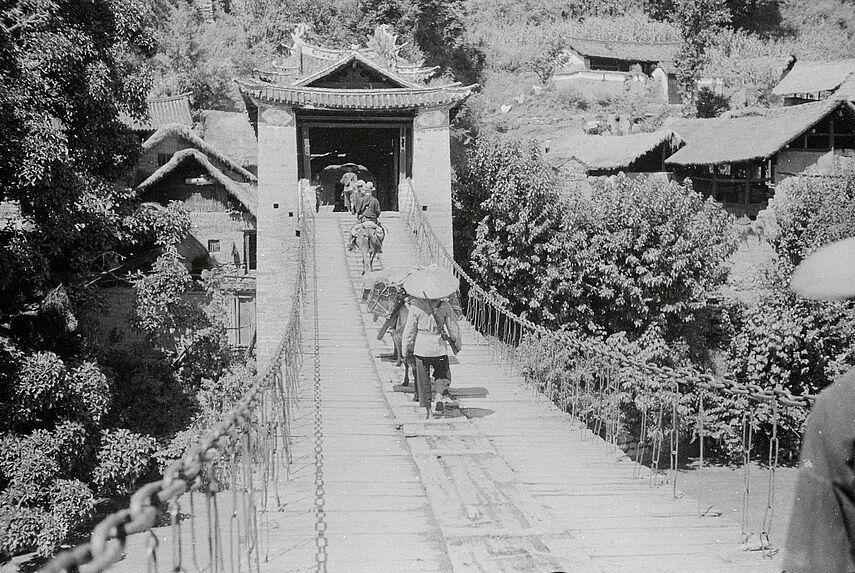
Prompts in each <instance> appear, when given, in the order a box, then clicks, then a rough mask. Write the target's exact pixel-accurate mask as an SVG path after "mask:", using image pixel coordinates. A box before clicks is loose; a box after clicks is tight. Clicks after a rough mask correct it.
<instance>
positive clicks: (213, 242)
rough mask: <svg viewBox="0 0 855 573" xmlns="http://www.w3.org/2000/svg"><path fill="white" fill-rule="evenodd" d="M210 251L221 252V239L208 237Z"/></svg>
mask: <svg viewBox="0 0 855 573" xmlns="http://www.w3.org/2000/svg"><path fill="white" fill-rule="evenodd" d="M208 252H209V253H219V252H220V240H219V239H208Z"/></svg>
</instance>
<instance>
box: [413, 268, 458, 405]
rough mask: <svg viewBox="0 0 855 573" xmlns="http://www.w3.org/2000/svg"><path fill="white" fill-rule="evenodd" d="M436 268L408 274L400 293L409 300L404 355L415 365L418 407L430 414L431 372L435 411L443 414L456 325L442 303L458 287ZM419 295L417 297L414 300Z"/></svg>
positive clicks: (452, 313) (456, 341)
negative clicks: (449, 358)
mask: <svg viewBox="0 0 855 573" xmlns="http://www.w3.org/2000/svg"><path fill="white" fill-rule="evenodd" d="M444 274H445V273H444V272H443V271H441V270H439V269H424V270H421V271H416V272H414V273H412V274H411V275H410V276H409V277H407V278H406V279H405V280H404V284H403V287H404V290H405V291H406V292H407V293H408V294H409V295H410V296H411V297H413V298H411V299H410V309H409V314H408V316H407V324H406V326H404V334H403V344H402V346H403V347H404V355H405V356H406V357H408V358H410V357H412V359H413V361H414V362H415V378H416V393H417V395H418V397H419V405H420V406H421V407H423V408H425V410H426V416H425V417H426V418H430V415H431V398H432V396H431V382H430V378H431V377H430V374H431V370H433V378H434V381H435V386H436V388H435V391H436V402H435V404H434V411H435V412H443V411H444V410H445V404H446V402H449V401H450V396H449V393H448V388H449V386H450V385H451V368H450V367H449V361H448V345H449V344H451V346H452V350H454V353H455V354H457V352H459V351H460V346H461V335H460V326H459V325H458V324H457V315H456V314H455V312H454V308H452V306H451V304H449V303H448V301H446V300H444V297H447V296H450V295H451V294H452V293H453V292H455V291H456V290H457V288H458V284H457V279H456V278H455V277H453V276H450V277H446V276H444ZM419 295H421V298H418V297H419Z"/></svg>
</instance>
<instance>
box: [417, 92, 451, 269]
mask: <svg viewBox="0 0 855 573" xmlns="http://www.w3.org/2000/svg"><path fill="white" fill-rule="evenodd" d="M413 187H414V188H415V191H416V193H417V194H418V196H419V200H420V201H421V202H422V206H423V207H426V210H424V213H425V215H426V216H427V218H428V221H430V224H431V226H432V227H433V230H434V232H435V233H436V234H437V237H438V238H439V240H440V241H441V242H442V244H443V246H445V248H446V249H448V252H449V254H451V255H452V256H453V254H454V246H453V241H452V227H451V140H450V133H449V129H448V110H447V109H428V110H422V111H420V112H419V114H418V115H417V116H416V118H415V120H414V121H413Z"/></svg>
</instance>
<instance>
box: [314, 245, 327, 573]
mask: <svg viewBox="0 0 855 573" xmlns="http://www.w3.org/2000/svg"><path fill="white" fill-rule="evenodd" d="M312 266H313V269H314V272H313V273H312V277H313V283H314V284H313V287H314V305H313V308H314V315H315V316H314V319H315V340H314V344H315V349H314V352H315V364H314V370H315V372H314V376H315V380H314V391H315V392H314V394H315V397H314V398H315V547H316V549H317V552H316V554H315V571H317V572H318V573H326V570H327V522H326V518H327V517H326V510H325V508H324V504H325V500H324V496H325V493H326V492H325V491H324V419H323V412H322V409H321V408H322V403H321V334H320V318H319V316H318V314H319V311H318V295H319V293H318V253H317V248H316V245H315V237H313V238H312Z"/></svg>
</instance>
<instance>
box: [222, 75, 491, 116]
mask: <svg viewBox="0 0 855 573" xmlns="http://www.w3.org/2000/svg"><path fill="white" fill-rule="evenodd" d="M237 83H238V85H239V86H240V89H241V91H242V92H243V93H244V95H247V96H249V97H251V98H253V99H258V100H262V101H266V102H270V103H280V104H285V105H291V106H298V107H307V108H312V109H342V110H355V109H370V110H392V109H415V108H420V107H436V106H443V105H454V104H457V103H459V102H461V101H463V100H464V99H466V97H468V96H469V94H471V93H472V90H473V89H474V87H475V86H459V85H455V86H438V87H430V88H421V89H416V88H389V89H377V90H348V89H331V88H309V87H301V86H287V85H284V86H283V85H276V84H268V83H264V82H260V81H250V80H238V82H237Z"/></svg>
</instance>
